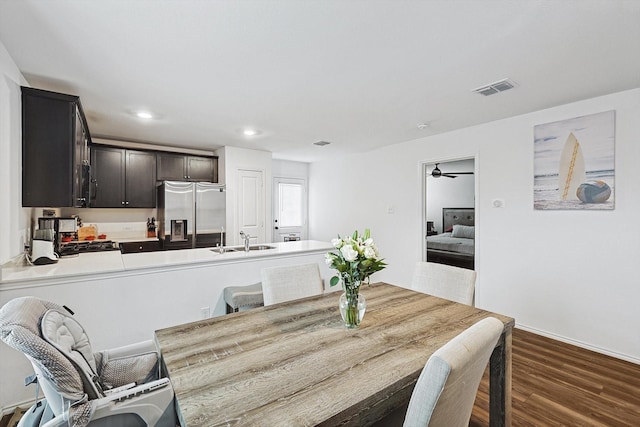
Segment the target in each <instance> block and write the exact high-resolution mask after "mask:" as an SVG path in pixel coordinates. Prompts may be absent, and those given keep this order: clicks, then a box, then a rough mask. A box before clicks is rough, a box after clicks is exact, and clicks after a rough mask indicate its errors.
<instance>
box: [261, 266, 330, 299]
mask: <svg viewBox="0 0 640 427" xmlns="http://www.w3.org/2000/svg"><path fill="white" fill-rule="evenodd" d="M261 276H262V293H263V297H264V305H265V306H267V305H272V304H278V303H280V302H285V301H291V300H295V299H299V298H306V297H310V296H315V295H320V294H322V292H324V285H323V283H322V277H321V276H320V269H319V267H318V264H301V265H292V266H285V267H269V268H264V269H262V271H261Z"/></svg>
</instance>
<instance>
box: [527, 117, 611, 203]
mask: <svg viewBox="0 0 640 427" xmlns="http://www.w3.org/2000/svg"><path fill="white" fill-rule="evenodd" d="M533 145H534V168H533V171H534V179H533V206H534V209H538V210H550V209H568V210H607V209H613V208H614V199H615V198H614V196H615V162H614V160H615V158H614V147H615V111H613V110H611V111H605V112H603V113H597V114H591V115H588V116H581V117H575V118H573V119H568V120H562V121H559V122H553V123H545V124H541V125H536V126H534V142H533Z"/></svg>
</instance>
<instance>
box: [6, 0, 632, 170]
mask: <svg viewBox="0 0 640 427" xmlns="http://www.w3.org/2000/svg"><path fill="white" fill-rule="evenodd" d="M0 41H1V42H2V43H3V44H4V45H5V47H6V48H7V50H8V51H9V54H10V55H11V57H12V58H13V59H14V61H15V62H16V64H17V65H18V67H19V68H20V70H21V71H22V73H23V74H24V76H25V77H26V78H27V80H28V81H29V83H30V84H31V85H32V86H34V87H38V88H42V89H49V90H56V91H60V92H65V93H71V94H76V95H79V96H80V98H81V101H82V104H83V107H84V110H85V113H86V115H87V118H88V121H89V128H90V131H91V133H92V135H93V136H102V137H105V136H106V137H112V138H118V139H125V140H130V141H139V142H151V143H156V144H163V145H174V146H182V147H189V148H198V149H205V150H213V149H215V148H217V147H220V146H223V145H232V146H237V147H245V148H253V149H262V150H268V151H272V152H273V153H274V157H275V158H282V159H291V160H300V161H316V160H321V159H330V158H332V157H335V156H337V155H341V154H344V153H354V152H362V151H366V150H369V149H373V148H376V147H380V146H384V145H389V144H394V143H398V142H403V141H408V140H412V139H416V138H420V137H424V136H428V135H433V134H437V133H441V132H446V131H449V130H452V129H457V128H461V127H466V126H471V125H475V124H478V123H484V122H488V121H493V120H497V119H500V118H505V117H510V116H514V115H518V114H523V113H527V112H530V111H535V110H540V109H543V108H548V107H552V106H555V105H560V104H565V103H569V102H572V101H577V100H581V99H585V98H591V97H595V96H599V95H604V94H608V93H614V92H618V91H622V90H627V89H632V88H638V87H640V1H638V0H563V1H552V0H545V1H540V0H466V1H465V0H424V1H408V0H261V1H259V0H218V1H213V0H211V1H205V0H181V1H177V0H174V1H168V0H136V1H129V0H94V1H77V0H74V1H69V0H50V1H35V0H0ZM506 77H508V78H510V79H512V80H513V81H515V82H516V83H517V85H518V86H517V87H516V88H515V89H512V90H510V91H507V92H503V93H500V94H497V95H493V96H489V97H484V96H481V95H478V94H475V93H472V91H471V90H472V89H475V88H477V87H479V86H483V85H486V84H489V83H492V82H494V81H496V80H500V79H503V78H506ZM140 108H144V109H148V110H150V111H152V112H154V113H156V114H158V115H159V116H160V117H159V118H157V119H153V120H150V121H146V122H145V121H142V120H141V119H138V118H136V117H134V116H132V115H131V114H130V113H131V112H132V111H134V110H136V109H140ZM420 123H429V124H430V126H429V127H428V128H427V129H423V130H419V129H418V128H417V125H418V124H420ZM246 126H253V127H255V128H257V129H259V130H261V132H262V134H261V135H259V136H257V137H253V138H247V137H244V136H243V135H242V134H241V133H240V132H239V131H240V130H241V129H242V128H244V127H246ZM320 140H326V141H330V142H331V143H332V144H331V145H328V146H325V147H317V146H315V145H313V144H312V143H313V142H316V141H320Z"/></svg>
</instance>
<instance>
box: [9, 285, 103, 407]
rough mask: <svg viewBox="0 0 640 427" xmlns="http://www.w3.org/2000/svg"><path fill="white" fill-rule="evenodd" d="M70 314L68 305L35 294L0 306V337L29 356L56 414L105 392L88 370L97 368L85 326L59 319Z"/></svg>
mask: <svg viewBox="0 0 640 427" xmlns="http://www.w3.org/2000/svg"><path fill="white" fill-rule="evenodd" d="M67 314H68V312H67V310H66V309H65V308H64V307H62V306H60V305H58V304H55V303H52V302H49V301H44V300H41V299H38V298H34V297H21V298H15V299H13V300H11V301H9V302H8V303H6V304H5V305H4V306H3V307H2V308H1V309H0V339H2V341H4V342H5V343H6V344H8V345H9V346H10V347H12V348H14V349H16V350H18V351H21V352H22V353H24V355H25V356H26V357H27V359H29V361H30V362H31V364H32V365H33V368H34V371H35V373H36V376H37V378H38V382H39V383H40V386H41V387H42V391H43V393H44V395H45V397H46V398H47V402H49V405H50V407H51V409H52V411H53V413H54V414H55V415H59V414H61V413H62V412H64V410H65V408H64V406H65V405H69V404H73V403H75V402H78V401H81V400H85V399H87V398H89V399H91V398H96V397H100V396H101V395H102V393H101V390H97V389H96V388H95V387H94V386H93V385H92V380H91V375H92V374H90V373H87V372H91V371H92V370H95V360H94V357H93V353H92V352H91V345H90V343H89V340H88V338H87V337H86V334H85V333H84V329H82V327H81V326H80V325H79V324H78V323H77V322H75V320H73V319H71V320H73V322H62V324H61V323H60V322H59V321H60V320H62V319H66V318H67ZM43 331H44V333H43ZM45 336H47V337H48V338H49V340H47V339H45V338H44V337H45ZM61 348H67V349H69V352H70V354H72V356H71V357H66V356H65V355H64V354H63V353H62V352H61ZM92 364H93V365H92ZM85 373H87V374H86V375H84V374H85Z"/></svg>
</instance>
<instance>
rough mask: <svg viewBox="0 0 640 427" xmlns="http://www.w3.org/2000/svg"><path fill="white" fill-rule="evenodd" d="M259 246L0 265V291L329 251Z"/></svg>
mask: <svg viewBox="0 0 640 427" xmlns="http://www.w3.org/2000/svg"><path fill="white" fill-rule="evenodd" d="M261 245H266V246H272V247H273V248H274V249H266V250H255V251H250V252H244V251H237V252H226V253H224V254H220V253H218V252H215V251H212V250H211V249H213V248H202V249H182V250H174V251H157V252H141V253H130V254H124V255H123V254H121V253H120V252H119V251H108V252H91V253H82V254H79V255H76V256H69V257H62V258H60V261H58V262H57V263H56V264H50V265H37V266H31V265H25V264H21V265H15V264H12V263H7V264H5V265H3V266H2V270H1V271H0V289H1V288H2V285H5V284H10V283H21V282H29V281H39V280H49V279H62V278H65V277H85V276H88V275H95V274H107V273H116V272H126V271H135V270H144V269H148V268H160V267H161V268H167V267H172V266H174V267H175V266H186V265H195V264H211V263H226V262H245V261H249V260H251V259H255V258H265V257H278V256H292V255H295V254H298V253H308V252H322V251H330V250H332V249H333V246H332V245H331V244H330V243H329V242H321V241H317V240H302V241H298V242H280V243H263V244H261Z"/></svg>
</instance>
